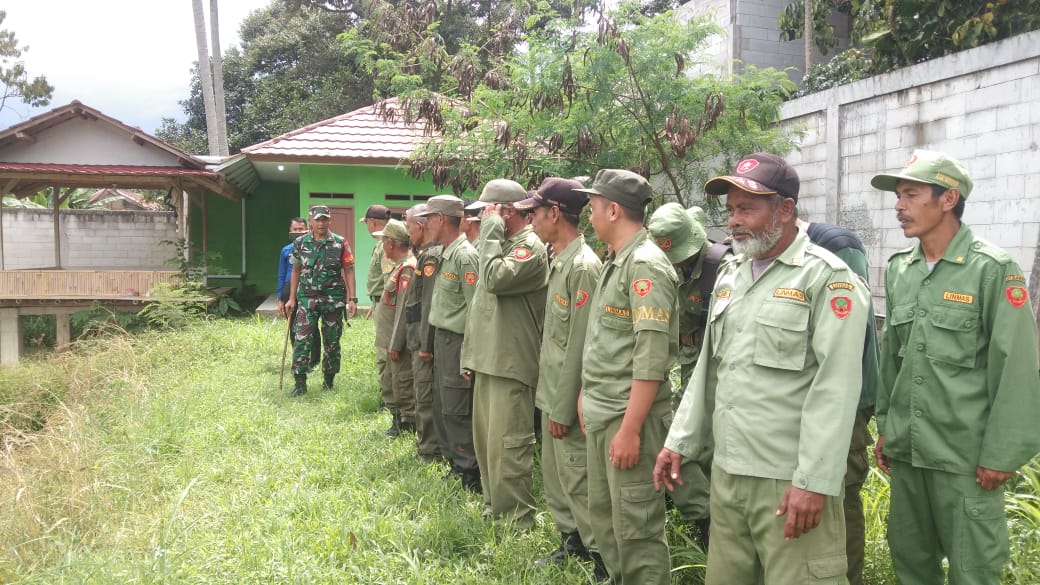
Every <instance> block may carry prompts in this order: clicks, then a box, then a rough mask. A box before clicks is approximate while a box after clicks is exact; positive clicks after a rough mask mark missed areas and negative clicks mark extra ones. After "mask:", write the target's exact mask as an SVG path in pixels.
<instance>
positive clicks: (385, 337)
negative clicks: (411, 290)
mask: <svg viewBox="0 0 1040 585" xmlns="http://www.w3.org/2000/svg"><path fill="white" fill-rule="evenodd" d="M391 262H392V261H391ZM414 274H415V256H412V253H411V252H409V253H408V255H407V256H405V257H404V258H402V259H401V261H400V262H396V263H393V264H391V269H390V272H389V273H388V274H387V275H386V281H385V282H384V284H383V296H381V297H380V298H379V304H378V305H376V308H375V321H376V347H382V348H384V349H396V350H397V351H403V350H404V349H405V341H406V339H407V336H406V332H405V329H404V326H405V321H404V319H398V318H397V317H398V314H402V313H404V311H403V310H400V311H399V310H398V309H399V308H400V309H403V308H404V302H403V301H404V297H405V295H407V294H408V285H409V284H410V283H411V281H412V278H413V276H414ZM398 327H400V331H398V330H397V328H398ZM395 337H396V338H397V341H398V343H399V344H400V345H398V346H393V345H391V343H392V342H393V340H394V338H395Z"/></svg>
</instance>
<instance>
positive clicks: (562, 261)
mask: <svg viewBox="0 0 1040 585" xmlns="http://www.w3.org/2000/svg"><path fill="white" fill-rule="evenodd" d="M602 270H603V263H602V262H600V260H599V258H598V257H597V256H596V253H595V252H593V251H592V248H590V247H588V246H587V245H586V244H585V236H583V235H581V234H578V237H577V238H576V239H575V240H574V241H573V242H571V243H570V244H567V247H566V248H564V249H563V252H561V253H560V254H559V255H557V256H556V257H555V258H553V260H552V265H551V266H550V267H549V288H548V290H547V291H546V297H545V304H546V308H545V314H546V315H547V316H548V318H547V319H546V320H545V326H544V328H543V331H542V349H541V355H540V357H539V358H538V369H539V375H538V389H537V392H536V393H535V398H534V403H535V406H537V407H538V408H540V409H542V412H544V413H545V414H546V415H548V416H549V418H550V419H551V420H553V421H555V422H558V423H560V424H562V425H566V426H568V427H570V426H574V424H575V423H576V422H578V393H579V392H581V354H582V352H583V351H584V349H585V333H586V330H587V329H588V324H589V306H590V305H591V303H590V302H589V300H590V299H591V298H592V293H593V292H594V291H595V290H596V282H597V281H598V280H599V274H600V272H601V271H602Z"/></svg>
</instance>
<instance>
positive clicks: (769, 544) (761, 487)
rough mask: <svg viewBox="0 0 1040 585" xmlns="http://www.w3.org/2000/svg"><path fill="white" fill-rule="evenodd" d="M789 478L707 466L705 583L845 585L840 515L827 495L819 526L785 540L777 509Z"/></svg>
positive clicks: (839, 507) (837, 502)
mask: <svg viewBox="0 0 1040 585" xmlns="http://www.w3.org/2000/svg"><path fill="white" fill-rule="evenodd" d="M790 486H791V482H790V481H786V480H780V479H766V478H761V477H750V476H746V475H731V474H729V473H726V472H725V471H724V470H723V469H722V468H721V467H719V466H717V465H716V466H713V467H712V469H711V544H710V545H709V546H708V571H707V575H706V576H705V580H704V582H705V585H761V584H763V583H764V584H766V585H800V584H812V585H824V584H827V585H844V584H845V570H846V564H845V518H844V513H843V511H842V498H841V497H840V496H827V498H826V503H825V504H824V506H823V512H822V513H821V515H820V524H819V525H818V526H817V527H816V528H814V529H812V530H810V531H809V532H808V533H807V534H803V535H802V536H801V537H799V538H796V539H794V540H784V522H786V521H787V517H786V516H777V515H776V509H777V507H778V506H779V505H780V500H781V499H782V498H783V496H784V492H786V491H787V488H788V487H790Z"/></svg>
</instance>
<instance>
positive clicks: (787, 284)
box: [653, 153, 869, 585]
mask: <svg viewBox="0 0 1040 585" xmlns="http://www.w3.org/2000/svg"><path fill="white" fill-rule="evenodd" d="M705 191H707V193H708V194H709V195H721V194H725V195H726V210H727V211H728V213H729V228H730V230H731V231H732V234H733V251H734V253H735V254H736V256H735V258H734V259H733V260H731V261H729V262H726V263H725V264H723V265H722V266H721V267H720V268H719V273H718V278H717V279H716V282H715V288H714V292H713V295H712V300H711V305H710V308H709V315H708V326H707V330H706V332H705V337H704V341H703V346H702V349H701V357H700V359H698V360H697V365H696V366H695V368H694V371H693V377H692V378H691V380H690V385H689V387H688V388H687V389H686V393H685V395H684V396H683V400H682V403H680V405H679V410H678V411H677V412H676V415H675V422H674V423H673V424H672V428H671V430H670V431H669V433H668V440H667V441H666V443H665V449H663V450H662V451H661V453H660V455H659V456H658V458H657V465H656V466H655V467H654V474H653V475H654V483H655V484H656V485H657V486H659V487H660V486H662V485H663V486H664V487H666V488H668V489H671V488H672V487H673V486H674V484H675V483H676V482H680V481H682V478H681V475H680V466H681V463H682V460H683V458H691V459H695V460H697V461H707V460H709V459H710V460H711V461H712V468H711V498H710V501H711V543H710V546H709V547H708V562H707V565H708V569H707V575H706V578H705V583H706V584H707V585H730V584H732V583H821V584H834V585H838V584H844V583H846V581H845V570H846V561H845V519H844V514H843V511H842V495H841V493H842V487H843V485H844V481H843V480H844V476H845V459H846V457H847V456H848V451H849V439H850V437H851V435H852V422H853V419H854V418H855V414H856V405H857V403H858V401H859V393H860V386H861V379H860V364H861V356H862V353H863V332H864V330H865V328H866V325H867V319H868V315H867V307H868V302H867V297H868V295H869V292H868V291H867V289H866V287H865V286H863V284H862V281H860V279H859V278H858V277H857V276H856V275H855V273H853V272H852V271H851V270H849V268H848V266H846V265H845V263H844V262H842V261H841V260H839V259H838V258H837V257H836V256H835V255H834V254H831V253H830V252H828V251H827V250H824V249H823V248H820V247H818V246H815V245H813V244H812V243H810V241H809V238H808V237H807V236H806V235H805V234H803V233H801V232H799V231H798V226H797V224H796V217H797V209H796V205H797V199H798V191H799V181H798V175H797V173H795V171H794V169H793V168H792V167H791V166H790V165H788V164H787V162H786V161H784V160H783V159H782V158H780V157H778V156H775V155H772V154H768V153H755V154H752V155H749V156H747V157H745V158H744V160H742V161H740V163H739V164H737V167H736V170H735V171H734V173H733V174H732V175H729V176H724V177H716V178H714V179H712V180H711V181H708V183H707V185H706V186H705Z"/></svg>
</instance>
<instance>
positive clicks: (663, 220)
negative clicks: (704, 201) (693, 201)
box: [648, 203, 708, 264]
mask: <svg viewBox="0 0 1040 585" xmlns="http://www.w3.org/2000/svg"><path fill="white" fill-rule="evenodd" d="M698 209H699V208H698ZM648 227H649V229H650V234H651V235H652V236H654V241H655V242H657V247H658V248H661V251H662V252H664V255H665V256H667V257H668V261H669V262H671V263H672V264H679V263H680V262H682V261H683V260H686V259H687V258H689V257H691V256H693V255H694V254H696V253H697V252H700V251H701V248H702V247H703V246H704V242H707V241H708V234H707V233H706V232H705V231H704V226H703V225H701V224H700V223H699V222H697V221H694V219H693V215H692V214H690V213H689V212H688V211H687V210H685V209H683V207H682V205H679V204H678V203H665V204H664V205H662V206H660V207H658V208H657V211H655V212H654V214H653V215H651V216H650V223H649V226H648Z"/></svg>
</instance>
